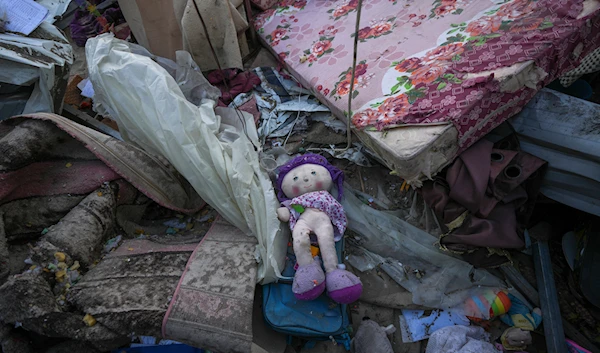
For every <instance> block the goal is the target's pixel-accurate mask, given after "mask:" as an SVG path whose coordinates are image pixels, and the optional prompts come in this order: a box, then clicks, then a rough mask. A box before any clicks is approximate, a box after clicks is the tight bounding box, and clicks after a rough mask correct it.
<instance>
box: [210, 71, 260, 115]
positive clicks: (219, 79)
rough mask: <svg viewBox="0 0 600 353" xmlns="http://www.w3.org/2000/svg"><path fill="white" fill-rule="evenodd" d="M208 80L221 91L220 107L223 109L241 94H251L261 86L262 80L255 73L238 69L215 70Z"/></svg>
mask: <svg viewBox="0 0 600 353" xmlns="http://www.w3.org/2000/svg"><path fill="white" fill-rule="evenodd" d="M206 78H207V79H208V82H210V83H211V84H212V85H214V86H216V87H218V88H219V89H220V90H221V98H219V105H220V106H223V107H226V106H228V105H229V103H231V102H232V101H233V99H234V98H235V97H237V96H238V95H239V94H240V93H246V92H249V91H251V90H252V89H253V88H254V87H256V85H259V84H260V78H259V77H258V76H257V75H256V74H255V73H253V72H251V71H241V70H238V69H225V70H222V71H221V70H215V71H213V72H211V73H210V74H208V75H207V76H206Z"/></svg>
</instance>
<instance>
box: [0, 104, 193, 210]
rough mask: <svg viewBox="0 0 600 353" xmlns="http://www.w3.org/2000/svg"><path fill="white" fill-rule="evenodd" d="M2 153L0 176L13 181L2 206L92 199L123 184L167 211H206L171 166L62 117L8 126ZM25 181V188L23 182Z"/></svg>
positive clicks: (2, 129) (42, 116)
mask: <svg viewBox="0 0 600 353" xmlns="http://www.w3.org/2000/svg"><path fill="white" fill-rule="evenodd" d="M0 152H1V153H0V155H1V157H0V175H2V177H3V178H4V177H5V176H6V177H8V178H9V179H8V180H9V181H10V183H2V185H1V186H0V195H1V198H0V205H2V204H4V203H6V202H7V201H10V200H14V199H18V198H24V197H32V196H50V195H62V194H87V193H89V192H91V191H93V190H95V189H97V188H98V187H99V186H100V185H102V184H103V183H105V182H108V181H111V180H115V179H121V178H122V179H125V180H127V181H128V182H129V183H131V184H132V185H133V186H135V187H136V188H137V189H138V190H140V191H141V192H142V193H144V194H145V195H146V196H148V197H149V198H151V199H152V200H154V201H155V202H157V203H158V204H160V205H161V206H164V207H166V208H170V209H173V210H176V211H179V212H184V213H193V212H195V211H197V210H199V209H200V208H201V207H202V206H203V205H204V202H203V201H202V199H200V197H199V196H198V194H197V193H196V192H194V191H193V189H191V187H190V186H189V184H188V183H187V182H186V181H185V179H183V178H182V177H181V176H180V175H179V174H178V173H177V172H176V171H175V170H173V169H172V167H171V166H169V165H168V164H166V163H164V162H162V161H159V160H158V159H157V158H156V157H153V156H152V155H150V154H148V153H146V152H144V151H143V150H141V149H139V148H137V147H135V146H133V145H131V144H128V143H126V142H123V141H119V140H117V139H114V138H112V137H110V136H107V135H104V134H102V133H100V132H97V131H95V130H92V129H90V128H87V127H85V126H82V125H80V124H77V123H75V122H73V121H71V120H69V119H66V118H64V117H61V116H59V115H55V114H48V113H36V114H29V115H26V116H20V117H14V118H12V119H10V120H6V121H3V122H2V123H0ZM72 168H75V169H72ZM22 169H23V170H24V171H29V172H31V173H30V175H27V174H26V173H24V172H22V171H21V170H22ZM71 170H74V171H76V172H71ZM90 171H93V172H94V173H90ZM15 173H17V174H15ZM45 173H51V174H50V175H51V176H52V178H50V179H48V178H47V177H46V176H47V175H46V174H45ZM42 174H43V175H44V177H43V178H42ZM94 174H96V175H94ZM25 177H26V178H29V179H27V180H28V183H26V184H24V183H22V182H21V180H22V179H24V178H25Z"/></svg>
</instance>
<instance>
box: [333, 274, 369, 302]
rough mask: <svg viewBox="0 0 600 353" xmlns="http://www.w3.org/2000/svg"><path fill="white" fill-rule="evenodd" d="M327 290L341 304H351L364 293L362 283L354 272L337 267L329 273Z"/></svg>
mask: <svg viewBox="0 0 600 353" xmlns="http://www.w3.org/2000/svg"><path fill="white" fill-rule="evenodd" d="M326 283H327V292H328V294H329V297H330V298H331V299H333V300H334V301H335V302H337V303H340V304H350V303H353V302H355V301H357V300H358V298H360V295H361V294H362V283H361V281H360V279H359V278H358V277H356V276H355V275H353V274H352V273H350V272H348V271H346V270H342V269H339V268H338V269H336V270H333V271H332V272H330V273H328V274H327V278H326Z"/></svg>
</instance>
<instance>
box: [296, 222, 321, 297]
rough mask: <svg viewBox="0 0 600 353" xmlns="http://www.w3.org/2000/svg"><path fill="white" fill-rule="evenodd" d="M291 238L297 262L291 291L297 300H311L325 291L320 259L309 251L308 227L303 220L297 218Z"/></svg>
mask: <svg viewBox="0 0 600 353" xmlns="http://www.w3.org/2000/svg"><path fill="white" fill-rule="evenodd" d="M292 238H293V244H294V253H295V254H296V262H297V264H298V269H297V270H296V274H295V275H294V283H292V292H293V293H294V296H295V297H296V298H297V299H299V300H313V299H315V298H317V297H318V296H319V295H321V293H323V292H324V291H325V274H324V273H323V269H322V268H321V261H317V260H316V259H313V257H312V254H311V253H310V227H309V226H308V224H307V223H306V221H305V220H303V219H300V220H298V222H297V223H296V226H294V230H293V231H292Z"/></svg>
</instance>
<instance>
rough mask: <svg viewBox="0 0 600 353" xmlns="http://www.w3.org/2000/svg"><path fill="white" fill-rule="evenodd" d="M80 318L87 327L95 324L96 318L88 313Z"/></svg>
mask: <svg viewBox="0 0 600 353" xmlns="http://www.w3.org/2000/svg"><path fill="white" fill-rule="evenodd" d="M82 320H83V322H85V324H86V325H88V326H89V327H92V326H94V325H95V324H96V319H94V317H93V316H92V315H90V314H85V316H84V317H83V319H82Z"/></svg>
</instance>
